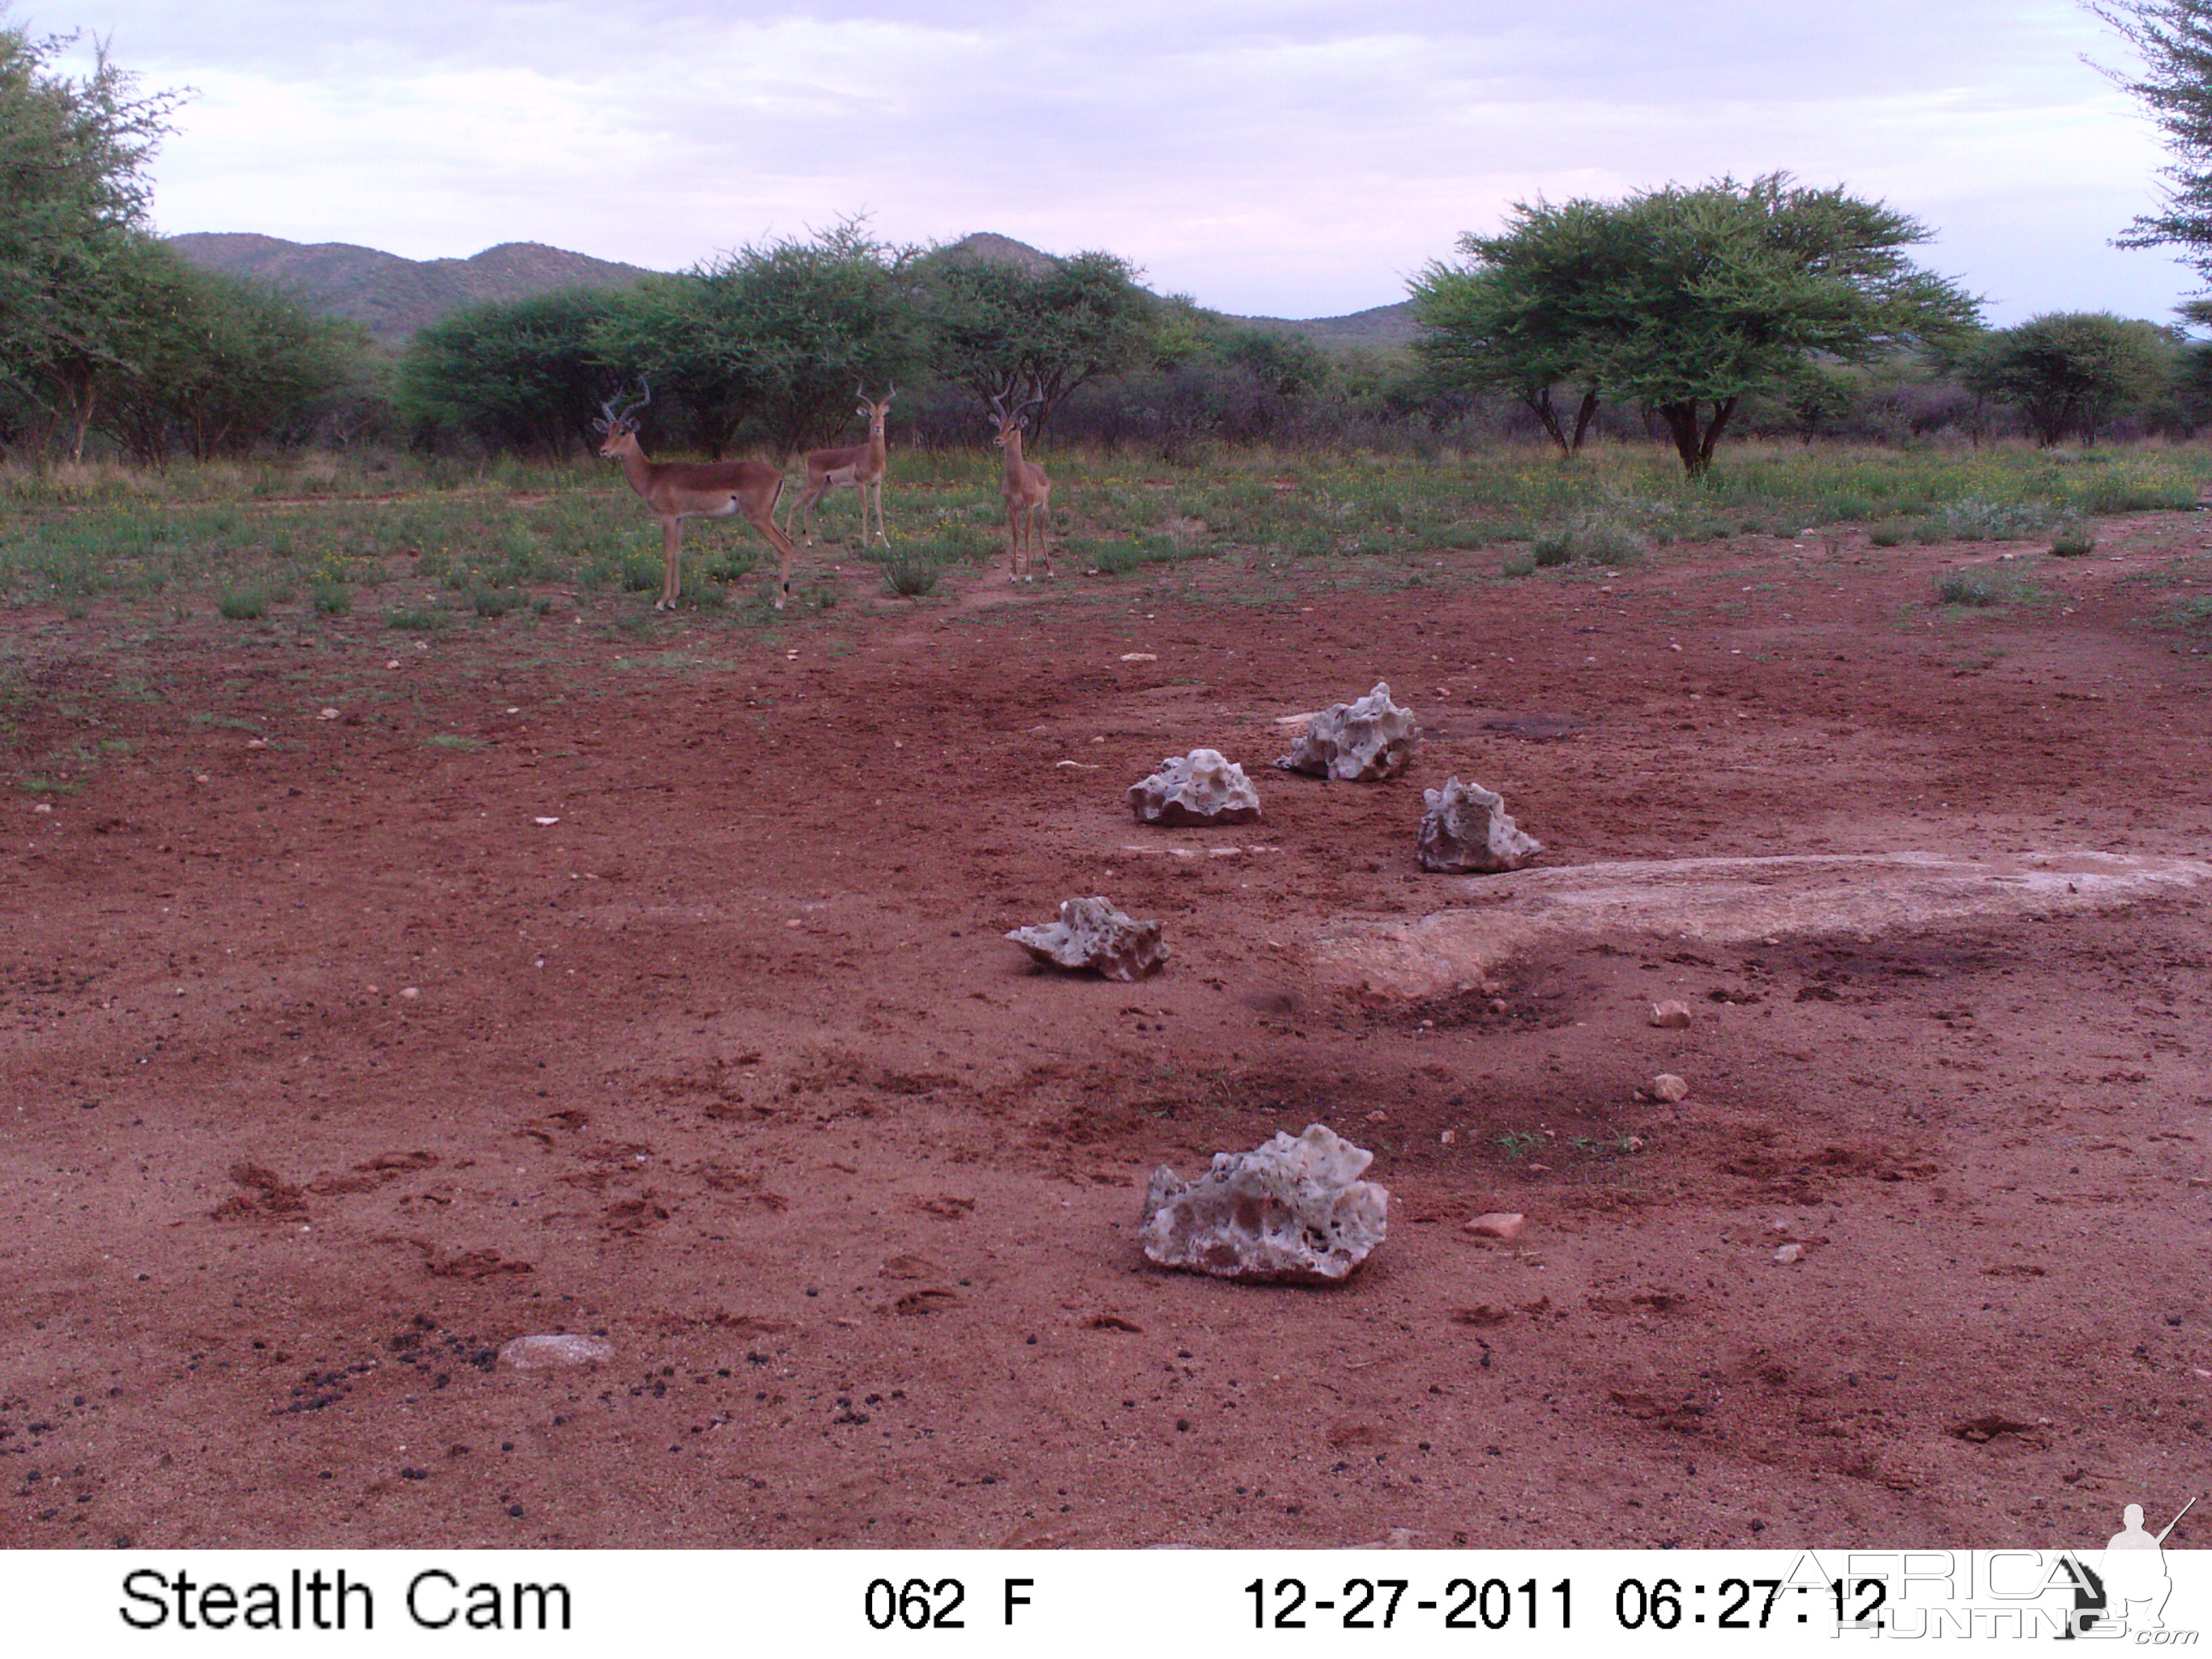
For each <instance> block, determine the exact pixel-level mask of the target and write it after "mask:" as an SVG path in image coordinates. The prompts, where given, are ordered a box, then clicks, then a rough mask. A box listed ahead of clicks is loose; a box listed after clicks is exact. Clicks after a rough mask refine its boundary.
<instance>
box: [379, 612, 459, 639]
mask: <svg viewBox="0 0 2212 1659" xmlns="http://www.w3.org/2000/svg"><path fill="white" fill-rule="evenodd" d="M384 625H385V626H386V628H398V629H408V630H410V631H412V632H415V633H422V634H427V633H429V632H431V631H432V630H434V629H440V628H443V627H444V626H445V625H446V619H445V618H444V617H441V616H440V615H439V614H438V613H437V612H436V611H422V610H409V611H386V612H385V615H384Z"/></svg>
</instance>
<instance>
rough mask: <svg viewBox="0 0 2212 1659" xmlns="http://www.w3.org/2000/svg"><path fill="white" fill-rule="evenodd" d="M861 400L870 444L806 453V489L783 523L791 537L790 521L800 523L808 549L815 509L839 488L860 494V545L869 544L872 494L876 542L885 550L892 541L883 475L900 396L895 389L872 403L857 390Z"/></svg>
mask: <svg viewBox="0 0 2212 1659" xmlns="http://www.w3.org/2000/svg"><path fill="white" fill-rule="evenodd" d="M855 391H856V394H857V395H858V396H859V398H860V414H861V415H863V416H866V419H867V422H868V441H867V442H866V443H864V444H855V445H854V446H853V447H850V448H848V449H810V450H808V451H807V452H806V488H805V489H803V490H801V491H800V492H799V499H798V501H795V502H793V504H792V508H791V512H790V513H789V514H788V516H787V517H786V519H785V520H784V526H783V528H784V533H785V534H786V535H789V534H790V533H791V521H792V520H794V519H796V520H799V533H800V534H801V535H802V536H804V537H805V540H806V545H807V546H809V547H811V546H813V545H814V507H815V504H816V503H817V502H818V501H820V500H821V499H822V498H823V496H824V495H828V494H829V492H830V491H831V490H833V489H836V487H837V486H838V485H839V484H850V485H852V486H853V488H854V489H857V490H859V491H860V544H861V545H862V546H863V547H865V546H866V545H867V543H868V497H869V495H870V494H871V492H872V493H873V495H874V496H875V501H876V539H877V540H878V541H880V542H881V543H883V544H884V546H885V547H889V546H890V544H891V538H890V536H888V535H887V534H885V533H884V468H885V467H886V466H887V465H889V461H890V457H889V454H888V453H887V451H886V449H885V447H884V416H886V415H888V414H890V408H891V399H892V398H896V397H897V396H898V388H897V387H896V386H893V387H892V388H891V389H890V391H889V392H885V393H884V400H883V402H881V403H876V402H874V401H873V400H872V399H871V398H869V396H868V392H867V388H866V387H865V386H861V387H857V388H855Z"/></svg>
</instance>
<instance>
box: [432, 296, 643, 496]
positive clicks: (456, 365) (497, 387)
mask: <svg viewBox="0 0 2212 1659" xmlns="http://www.w3.org/2000/svg"><path fill="white" fill-rule="evenodd" d="M626 297H627V296H625V295H623V294H621V293H619V292H611V291H608V290H605V289H569V290H568V291H566V292H562V293H556V294H543V295H536V296H534V297H532V298H531V299H527V300H517V301H507V302H500V303H494V304H489V305H481V306H471V307H469V308H468V309H466V310H465V311H457V312H455V313H453V314H452V315H451V316H448V317H443V318H441V319H439V320H438V321H436V322H435V323H433V324H431V325H429V326H428V328H425V329H423V330H422V331H421V332H419V333H418V334H416V337H415V338H414V340H413V341H412V342H411V343H410V344H409V346H408V348H407V356H406V357H405V359H404V361H403V362H402V363H401V365H400V379H399V383H400V393H401V398H402V401H403V403H404V407H405V408H406V410H407V412H408V414H409V416H410V418H412V419H414V420H416V421H419V422H427V423H428V424H429V425H431V426H433V427H442V428H448V429H452V430H458V431H461V432H466V433H468V434H469V435H471V436H473V437H474V438H476V439H477V441H479V442H481V443H483V444H485V445H487V446H488V447H494V448H503V449H520V450H527V451H533V452H535V453H539V454H543V455H556V454H559V453H562V451H564V450H568V449H569V448H570V447H571V446H572V445H574V444H579V443H581V444H586V445H595V444H596V442H597V440H596V439H595V438H594V437H593V435H592V417H593V416H596V415H597V414H598V413H599V404H601V403H602V402H603V401H604V400H605V398H606V396H607V394H608V392H609V391H610V390H611V387H612V385H613V384H614V377H613V374H612V372H611V368H610V366H609V364H608V363H607V362H606V360H605V358H604V357H603V356H601V353H600V347H599V336H600V334H601V332H602V331H604V330H605V328H606V327H607V325H609V324H610V323H611V321H612V320H613V319H614V318H615V316H616V313H617V312H619V311H620V310H621V309H622V307H623V304H624V302H625V299H626Z"/></svg>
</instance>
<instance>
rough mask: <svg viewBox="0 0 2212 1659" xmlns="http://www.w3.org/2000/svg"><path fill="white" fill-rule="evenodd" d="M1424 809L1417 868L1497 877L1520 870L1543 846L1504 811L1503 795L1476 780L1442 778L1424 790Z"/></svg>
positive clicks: (1422, 794) (1453, 873) (1422, 796)
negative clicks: (1440, 782) (1437, 784)
mask: <svg viewBox="0 0 2212 1659" xmlns="http://www.w3.org/2000/svg"><path fill="white" fill-rule="evenodd" d="M1421 799H1422V801H1423V802H1424V803H1425V805H1427V807H1428V811H1425V812H1424V813H1422V815H1421V836H1420V842H1419V855H1420V860H1421V868H1422V869H1424V870H1440V871H1443V872H1446V873H1448V874H1452V875H1467V874H1473V875H1480V876H1489V875H1495V874H1497V873H1498V872H1499V871H1501V870H1518V869H1519V868H1520V867H1521V866H1522V865H1524V864H1526V863H1528V860H1530V859H1532V858H1534V857H1535V856H1536V854H1539V853H1541V852H1542V851H1543V850H1544V843H1543V842H1541V841H1538V840H1537V839H1536V838H1535V837H1534V836H1531V835H1527V834H1524V833H1523V832H1522V829H1521V828H1520V826H1519V825H1517V824H1516V823H1514V822H1513V820H1512V819H1511V818H1510V817H1508V816H1507V815H1506V811H1505V797H1504V796H1503V795H1501V794H1499V793H1497V792H1496V791H1495V790H1492V789H1486V788H1484V787H1482V786H1481V785H1480V784H1479V783H1462V782H1461V781H1459V780H1458V779H1457V778H1451V779H1449V780H1447V781H1445V784H1444V787H1443V788H1441V789H1424V790H1423V791H1421Z"/></svg>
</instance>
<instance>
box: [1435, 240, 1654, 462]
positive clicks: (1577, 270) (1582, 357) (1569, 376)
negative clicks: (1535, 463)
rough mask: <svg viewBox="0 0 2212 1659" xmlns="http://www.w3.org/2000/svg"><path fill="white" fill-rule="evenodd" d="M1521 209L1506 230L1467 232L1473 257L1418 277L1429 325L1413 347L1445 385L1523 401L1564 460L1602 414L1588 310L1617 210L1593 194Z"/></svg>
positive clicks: (1464, 247)
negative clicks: (1565, 390) (1562, 403)
mask: <svg viewBox="0 0 2212 1659" xmlns="http://www.w3.org/2000/svg"><path fill="white" fill-rule="evenodd" d="M1514 211H1515V213H1516V216H1518V222H1517V223H1516V224H1515V225H1514V226H1513V228H1511V229H1510V230H1509V231H1507V232H1506V233H1505V234H1502V235H1498V236H1477V235H1475V234H1474V233H1473V232H1469V233H1468V234H1466V235H1464V236H1462V237H1461V238H1460V239H1459V249H1460V252H1462V253H1463V254H1465V255H1466V256H1467V263H1466V264H1462V265H1449V264H1443V262H1442V261H1440V260H1439V261H1437V262H1434V263H1432V264H1430V265H1429V267H1428V268H1427V269H1426V270H1424V271H1423V272H1422V273H1421V274H1420V275H1419V276H1417V277H1415V278H1414V279H1413V318H1414V321H1415V322H1416V324H1418V325H1419V328H1420V330H1421V333H1420V336H1419V338H1418V339H1417V340H1416V341H1415V342H1414V347H1413V349H1414V350H1415V352H1416V353H1417V354H1418V355H1419V357H1420V359H1421V360H1422V362H1423V363H1424V364H1425V366H1426V368H1427V369H1428V372H1429V374H1430V376H1431V378H1432V379H1433V380H1436V381H1437V383H1438V384H1439V385H1440V386H1444V387H1447V388H1449V389H1451V390H1455V391H1463V392H1507V393H1510V395H1512V396H1513V397H1515V398H1519V399H1520V400H1521V402H1522V404H1526V405H1527V406H1528V410H1529V412H1530V413H1531V414H1533V415H1534V416H1535V417H1536V420H1537V422H1538V423H1539V424H1540V425H1541V426H1542V427H1543V428H1544V431H1545V434H1546V435H1547V436H1548V437H1549V438H1550V439H1551V441H1553V443H1555V444H1557V445H1558V446H1559V454H1560V457H1561V458H1562V459H1565V458H1567V457H1569V456H1571V455H1573V454H1574V453H1576V452H1577V450H1579V449H1581V447H1583V438H1584V436H1585V435H1588V433H1589V426H1590V422H1591V420H1592V418H1593V417H1595V415H1596V414H1597V411H1598V404H1599V402H1600V397H1599V392H1598V386H1597V380H1596V365H1595V360H1594V358H1593V357H1592V356H1591V355H1590V354H1589V351H1588V350H1587V349H1586V336H1587V334H1588V328H1587V326H1586V324H1585V319H1584V316H1583V313H1584V312H1585V310H1586V309H1587V307H1588V299H1589V291H1590V289H1591V287H1592V286H1593V278H1596V277H1598V276H1600V273H1601V270H1602V269H1603V267H1604V264H1605V263H1606V262H1607V259H1608V258H1609V257H1610V250H1609V249H1608V246H1607V243H1608V240H1609V238H1610V235H1611V234H1612V233H1613V231H1614V230H1616V229H1617V221H1616V216H1615V215H1614V214H1613V210H1610V209H1608V208H1607V207H1605V206H1604V205H1602V204H1599V203H1596V202H1589V201H1574V202H1570V203H1568V204H1565V206H1564V207H1556V208H1555V207H1552V206H1550V205H1548V204H1545V203H1543V202H1538V203H1537V204H1535V205H1534V207H1530V206H1528V205H1527V204H1522V205H1520V206H1517V207H1516V209H1515V210H1514ZM1564 382H1574V383H1576V385H1577V390H1578V392H1579V398H1578V400H1577V405H1576V408H1575V411H1574V425H1573V430H1572V433H1571V435H1570V433H1569V431H1568V428H1567V426H1566V424H1565V422H1564V421H1563V420H1562V419H1561V417H1560V410H1559V406H1558V405H1557V404H1554V403H1553V392H1555V391H1556V390H1557V389H1558V387H1559V386H1560V385H1561V384H1562V383H1564Z"/></svg>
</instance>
